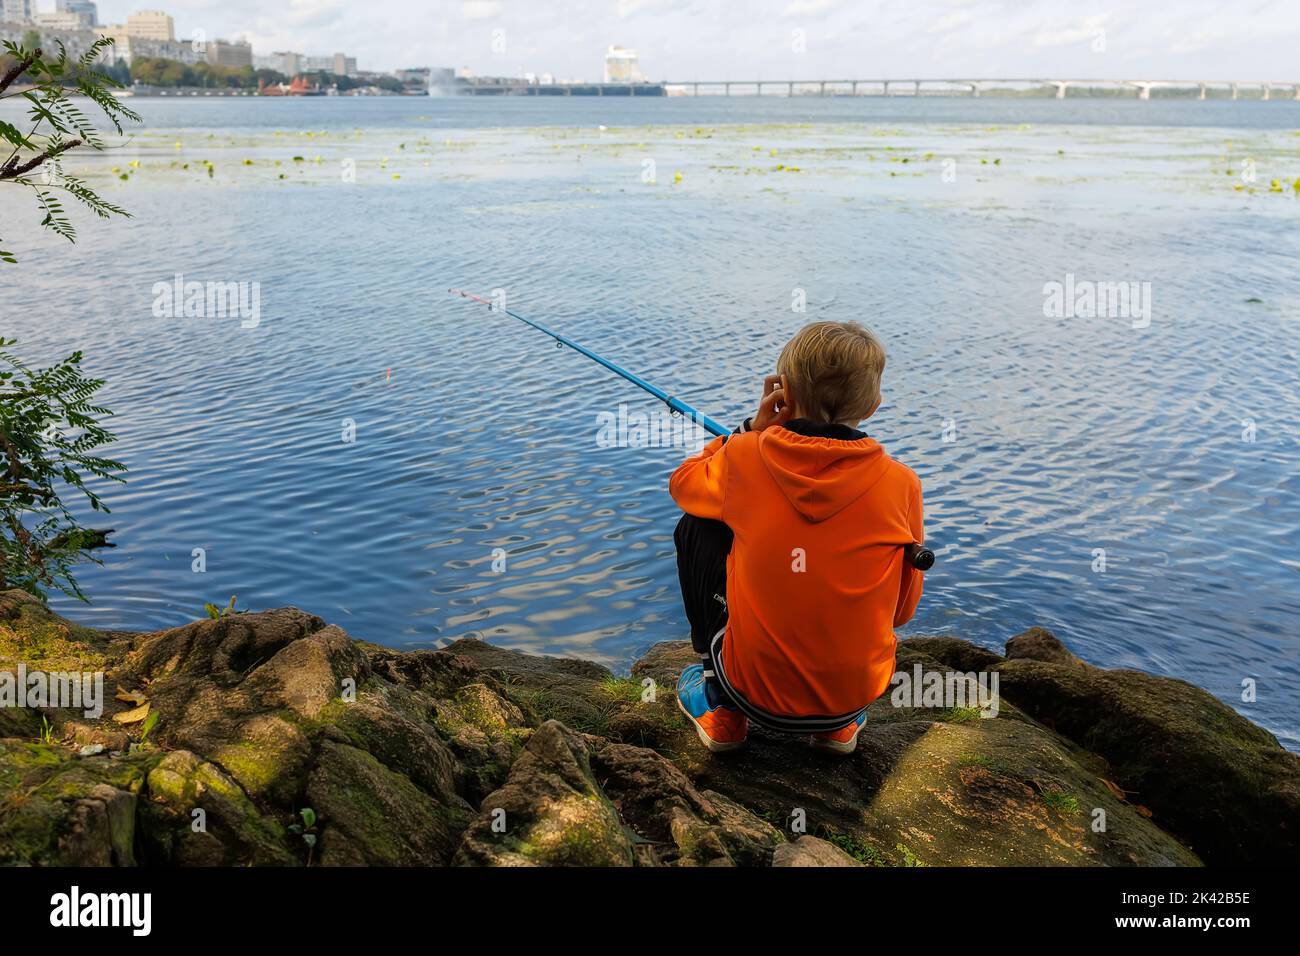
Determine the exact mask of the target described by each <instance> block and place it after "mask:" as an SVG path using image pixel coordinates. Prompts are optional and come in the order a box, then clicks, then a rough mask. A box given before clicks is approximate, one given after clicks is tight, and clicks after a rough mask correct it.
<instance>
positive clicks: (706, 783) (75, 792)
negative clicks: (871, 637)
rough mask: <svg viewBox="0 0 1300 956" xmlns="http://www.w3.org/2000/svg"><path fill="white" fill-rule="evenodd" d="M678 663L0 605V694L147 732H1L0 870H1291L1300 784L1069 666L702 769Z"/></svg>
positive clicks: (1033, 642) (1150, 689)
mask: <svg viewBox="0 0 1300 956" xmlns="http://www.w3.org/2000/svg"><path fill="white" fill-rule="evenodd" d="M696 659H697V657H696V655H695V654H694V652H693V651H692V650H691V648H690V645H689V644H688V643H686V642H681V641H672V642H663V643H660V644H656V645H654V646H653V647H651V648H650V649H649V651H648V652H647V653H646V654H645V655H644V656H643V657H642V658H641V660H640V661H638V662H637V663H636V664H635V665H634V666H633V668H632V674H631V676H629V677H616V676H615V675H613V674H612V673H610V672H609V671H608V670H607V669H605V668H603V667H601V666H599V665H597V664H593V663H591V662H587V661H580V660H572V659H564V658H548V657H538V656H534V655H527V654H521V653H518V652H514V651H508V650H504V649H502V648H498V647H493V646H492V645H490V644H487V643H484V642H481V641H469V640H462V641H458V642H456V643H455V644H453V645H452V646H451V647H449V648H446V649H444V650H437V651H417V652H413V653H400V652H397V651H394V650H392V649H390V648H384V647H379V646H377V645H372V644H366V643H362V642H358V641H354V640H352V639H351V638H349V637H348V636H347V635H346V634H345V633H344V632H343V631H342V630H340V629H339V628H337V627H333V626H330V625H327V624H326V623H325V622H324V621H323V620H321V619H320V618H317V617H314V616H312V615H310V614H306V613H304V612H302V611H299V610H296V609H293V608H285V609H281V610H277V611H267V612H263V613H258V614H235V615H230V616H228V617H225V618H221V619H219V620H203V621H197V622H195V623H193V624H189V625H186V626H184V627H180V628H172V629H169V630H165V631H159V632H155V633H150V634H127V633H120V632H98V631H93V630H91V629H88V628H80V627H78V626H76V625H74V624H71V623H70V622H67V621H64V620H63V619H62V618H59V617H58V616H57V615H55V614H52V613H51V612H49V610H48V609H47V608H45V607H44V605H42V604H41V603H40V602H38V601H35V600H33V599H30V598H28V597H27V596H25V595H18V594H16V593H15V592H7V593H0V667H3V666H10V665H11V664H14V663H16V662H17V661H19V660H25V661H28V663H29V666H38V665H39V666H46V667H48V668H49V669H69V670H71V669H83V670H95V669H103V670H104V671H106V679H105V686H106V687H113V686H116V685H118V684H121V686H124V687H128V688H138V689H142V690H145V691H146V693H147V696H148V698H149V702H150V706H151V713H155V714H157V715H158V720H157V722H156V725H155V726H154V727H153V728H152V729H151V732H150V735H149V737H148V740H147V741H143V740H142V729H143V728H142V725H140V724H138V723H137V724H131V725H125V726H124V725H120V724H117V723H116V722H114V721H113V720H112V713H113V712H117V711H120V710H123V709H126V708H128V707H130V706H132V705H130V704H127V703H126V702H120V701H111V702H109V706H108V708H107V711H106V713H105V714H104V715H103V716H102V717H101V718H99V719H97V720H90V719H86V718H84V716H83V715H81V714H69V713H61V712H57V711H48V712H37V711H30V710H25V709H24V710H15V709H6V710H4V711H0V864H29V865H44V866H49V865H97V866H98V865H131V864H132V863H141V864H144V865H149V866H177V865H181V866H199V865H204V866H207V865H211V866H216V865H220V866H244V865H273V866H293V865H313V866H316V865H327V866H328V865H384V866H424V865H442V864H448V863H456V864H464V865H501V866H544V865H599V866H632V865H637V866H733V865H734V866H767V865H781V866H813V865H839V866H845V865H853V864H859V865H860V864H869V865H898V866H918V865H1034V866H1040V865H1142V866H1154V865H1189V866H1193V865H1197V864H1198V863H1199V862H1200V859H1201V858H1204V859H1206V860H1208V861H1210V862H1229V863H1231V862H1246V861H1249V862H1254V863H1258V862H1268V861H1275V860H1276V861H1284V860H1285V861H1289V860H1292V859H1295V858H1297V853H1296V826H1297V824H1296V821H1297V820H1300V813H1298V812H1297V810H1300V802H1298V801H1300V796H1298V794H1300V783H1297V781H1298V780H1300V770H1298V769H1297V763H1298V762H1300V758H1297V757H1296V756H1295V755H1293V754H1289V753H1287V752H1286V751H1284V750H1282V749H1281V747H1280V746H1278V744H1277V741H1276V740H1275V739H1274V738H1273V737H1272V736H1271V735H1269V734H1267V733H1266V732H1264V731H1262V730H1260V729H1259V728H1257V727H1255V726H1254V725H1252V724H1250V723H1249V721H1247V720H1245V718H1242V717H1240V716H1238V715H1237V714H1236V713H1235V712H1233V711H1232V710H1231V709H1230V708H1227V707H1225V706H1223V705H1222V704H1219V703H1218V702H1217V701H1215V700H1214V699H1213V698H1211V697H1210V696H1209V695H1208V694H1205V693H1204V692H1202V691H1198V690H1196V689H1195V688H1193V687H1191V686H1190V685H1187V684H1183V683H1181V682H1178V681H1170V680H1167V679H1164V678H1157V677H1151V676H1149V675H1145V674H1137V673H1135V672H1131V671H1118V670H1117V671H1105V670H1101V669H1099V668H1095V667H1091V666H1089V665H1087V664H1085V663H1083V662H1081V661H1079V660H1078V659H1077V658H1075V657H1074V655H1072V654H1070V652H1069V651H1068V650H1067V649H1065V648H1064V647H1063V646H1062V645H1061V644H1060V642H1059V641H1056V639H1055V638H1053V637H1052V636H1051V635H1050V634H1049V633H1048V632H1046V631H1042V630H1040V629H1033V630H1031V631H1029V632H1026V634H1023V635H1020V636H1018V637H1016V638H1013V639H1012V640H1011V641H1009V642H1008V646H1007V657H1006V658H1005V659H1004V658H1002V657H999V656H998V655H997V654H995V653H993V652H992V651H990V650H987V649H985V648H981V647H978V646H977V645H974V644H971V643H969V642H967V641H964V640H961V639H959V638H956V637H926V638H912V639H908V640H905V641H902V642H901V643H900V645H899V653H898V664H899V669H900V671H902V672H905V673H906V674H908V675H909V677H917V676H919V677H920V678H922V679H925V678H926V675H937V677H938V678H940V679H945V678H947V677H949V676H951V675H953V674H954V673H963V674H964V673H973V674H975V675H977V676H978V677H979V678H980V679H981V680H985V681H992V680H994V679H996V680H998V681H999V686H998V690H999V691H1000V694H1001V696H1000V698H999V700H998V704H999V707H998V711H997V716H996V717H992V718H989V719H986V718H985V717H983V716H982V715H981V710H980V707H979V706H976V704H977V702H975V701H971V702H969V703H968V705H966V706H962V705H961V704H960V703H958V702H950V703H954V704H956V705H955V706H919V704H921V703H929V702H928V701H916V700H913V699H911V698H910V697H908V698H904V697H903V696H902V695H899V696H898V699H897V704H898V706H896V705H895V700H894V695H892V694H887V695H886V696H885V697H882V698H881V699H880V700H878V701H876V702H875V703H874V704H873V705H872V706H871V707H870V708H869V709H868V711H867V718H868V725H867V727H866V729H865V730H864V731H863V733H862V735H861V737H860V740H859V746H858V750H857V752H855V753H854V754H853V755H852V756H850V757H847V758H836V757H832V756H827V755H825V754H821V753H818V752H815V751H813V750H812V749H811V748H810V747H808V746H807V742H806V741H805V740H801V739H799V738H798V737H791V736H783V735H778V734H774V733H772V732H770V731H767V730H766V729H764V728H762V727H757V726H755V727H752V728H751V733H750V743H749V746H748V747H746V748H745V749H743V750H741V751H738V752H736V753H733V754H728V755H725V756H713V755H710V754H709V753H708V752H707V751H705V750H704V748H703V747H701V746H700V745H699V743H698V740H697V739H696V737H695V733H694V731H693V729H692V728H691V727H690V725H689V723H688V722H687V721H686V720H685V718H684V717H683V716H682V715H681V713H680V712H679V711H678V709H677V707H676V703H675V686H676V679H677V676H678V674H679V673H680V672H681V670H682V668H683V667H684V666H686V665H687V664H689V663H693V662H694V661H695V660H696ZM33 662H37V663H33ZM42 717H44V718H46V719H47V720H48V721H49V723H50V724H51V725H53V726H54V728H55V730H56V733H55V734H54V735H53V740H46V741H43V740H42V739H41V738H42V731H43V725H42V723H41V718H42ZM101 748H102V749H101ZM1126 790H1127V791H1129V792H1128V793H1127V794H1125V793H1124V791H1126ZM1188 794H1196V798H1195V799H1188V797H1187V795H1188ZM1148 808H1149V809H1148ZM308 809H310V810H311V811H312V813H311V814H305V815H304V813H303V811H305V810H308ZM1148 814H1150V815H1148ZM1102 820H1104V822H1105V826H1104V827H1100V826H1097V825H1095V824H1097V823H1098V822H1099V821H1102ZM787 841H788V842H787ZM1198 854H1199V856H1198Z"/></svg>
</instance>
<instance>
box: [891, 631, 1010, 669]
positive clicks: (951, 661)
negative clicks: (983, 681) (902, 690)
mask: <svg viewBox="0 0 1300 956" xmlns="http://www.w3.org/2000/svg"><path fill="white" fill-rule="evenodd" d="M911 652H916V653H918V654H920V655H922V656H923V657H928V658H930V659H931V660H933V661H937V662H938V663H940V664H946V665H947V666H948V667H951V668H952V669H953V670H958V671H962V672H963V673H977V672H979V671H986V670H988V669H989V668H990V667H993V666H995V665H997V664H1001V663H1002V657H1001V656H999V655H998V654H995V653H993V651H990V650H988V649H987V648H984V647H980V646H979V645H978V644H972V643H971V642H970V641H963V640H962V639H961V638H958V637H909V638H906V639H904V640H902V641H899V642H898V655H897V657H898V666H899V668H900V669H902V668H904V667H905V666H907V665H908V664H909V663H911V660H910V656H911Z"/></svg>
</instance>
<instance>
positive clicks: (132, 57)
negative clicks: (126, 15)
mask: <svg viewBox="0 0 1300 956" xmlns="http://www.w3.org/2000/svg"><path fill="white" fill-rule="evenodd" d="M117 29H121V28H120V27H119V28H117ZM113 39H114V43H113V46H112V48H111V49H112V51H113V54H114V56H115V57H116V58H117V59H118V60H121V61H122V62H124V63H126V64H127V66H130V65H131V64H132V63H134V62H135V61H136V60H138V59H149V60H176V61H177V62H179V63H190V64H194V63H202V62H203V60H204V56H203V54H201V53H196V52H194V46H193V44H192V43H191V42H190V41H189V40H149V39H146V38H144V37H134V36H131V35H130V34H129V33H119V34H117V35H116V36H114V38H113Z"/></svg>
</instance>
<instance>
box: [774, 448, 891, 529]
mask: <svg viewBox="0 0 1300 956" xmlns="http://www.w3.org/2000/svg"><path fill="white" fill-rule="evenodd" d="M758 456H759V458H760V459H761V460H762V462H763V465H764V467H765V468H766V469H767V473H768V474H769V475H771V476H772V480H773V481H775V482H776V484H777V487H778V488H780V489H781V493H782V494H784V495H785V497H786V500H787V501H789V502H790V504H791V506H792V507H793V508H794V509H795V510H796V511H798V512H799V514H801V515H802V516H803V517H804V518H805V519H807V520H808V521H811V522H813V523H817V522H820V521H825V520H826V519H827V518H831V517H834V516H835V515H837V514H839V513H840V512H841V511H843V510H844V509H845V508H847V507H848V506H849V505H851V504H852V503H853V502H855V501H857V500H858V499H859V498H861V497H862V496H863V495H864V494H866V493H867V492H868V491H870V490H871V489H872V488H873V487H874V486H875V484H876V482H878V481H879V480H880V479H881V478H882V477H883V476H884V474H885V472H886V470H888V468H889V461H890V458H889V456H888V455H887V454H885V450H884V449H883V448H881V447H880V444H879V443H878V442H876V441H875V440H874V439H871V438H868V437H866V436H865V435H863V436H862V437H861V438H855V439H849V440H845V439H839V438H826V437H822V436H821V435H816V434H809V435H804V434H799V433H798V432H794V431H791V430H790V429H788V428H782V427H780V426H776V427H773V428H765V429H763V431H762V432H760V433H759V436H758Z"/></svg>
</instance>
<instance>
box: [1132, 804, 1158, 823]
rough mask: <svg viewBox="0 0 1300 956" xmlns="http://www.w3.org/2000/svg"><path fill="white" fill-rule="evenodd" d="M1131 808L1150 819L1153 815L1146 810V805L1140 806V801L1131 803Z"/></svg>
mask: <svg viewBox="0 0 1300 956" xmlns="http://www.w3.org/2000/svg"><path fill="white" fill-rule="evenodd" d="M1133 809H1134V810H1136V811H1137V812H1138V813H1140V814H1142V816H1144V817H1146V818H1147V819H1148V820H1150V819H1151V817H1152V816H1153V815H1154V814H1152V813H1151V811H1150V810H1148V809H1147V808H1146V807H1144V806H1142V804H1140V803H1135V804H1134V805H1133Z"/></svg>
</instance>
